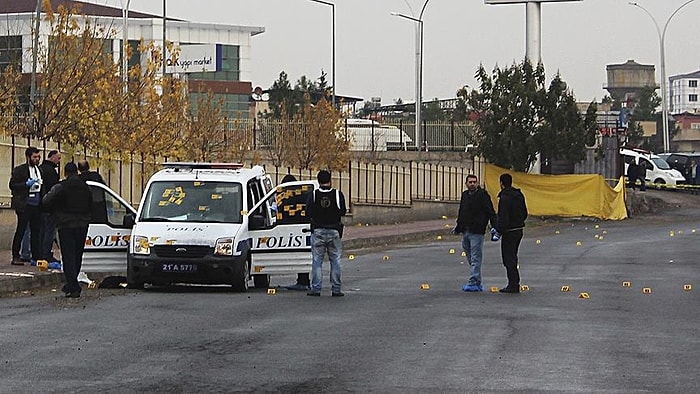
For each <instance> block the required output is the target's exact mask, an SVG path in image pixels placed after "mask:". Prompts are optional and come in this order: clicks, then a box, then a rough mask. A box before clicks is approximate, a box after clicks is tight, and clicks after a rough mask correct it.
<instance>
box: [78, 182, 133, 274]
mask: <svg viewBox="0 0 700 394" xmlns="http://www.w3.org/2000/svg"><path fill="white" fill-rule="evenodd" d="M87 184H88V186H89V187H90V191H91V192H92V200H93V204H92V219H91V221H90V226H89V227H88V233H87V237H86V239H85V252H84V253H83V265H82V268H81V271H83V272H112V273H125V272H126V253H127V249H128V247H129V239H130V238H131V229H132V228H133V226H134V225H133V223H134V218H135V217H136V210H135V209H134V208H133V207H132V206H131V205H130V204H129V203H128V202H126V200H124V199H123V198H121V197H120V196H119V195H117V193H115V192H114V191H113V190H112V189H110V188H109V187H107V186H105V185H103V184H101V183H99V182H92V181H87Z"/></svg>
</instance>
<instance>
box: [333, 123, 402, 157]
mask: <svg viewBox="0 0 700 394" xmlns="http://www.w3.org/2000/svg"><path fill="white" fill-rule="evenodd" d="M341 132H342V133H345V132H347V134H346V135H347V138H348V141H350V150H351V151H387V150H406V148H407V146H409V145H410V144H412V143H413V139H412V138H411V137H409V135H408V134H406V133H405V132H403V131H401V129H399V128H398V127H396V126H388V125H382V124H380V123H379V122H376V121H374V120H370V119H346V120H345V121H344V122H343V124H342V126H341Z"/></svg>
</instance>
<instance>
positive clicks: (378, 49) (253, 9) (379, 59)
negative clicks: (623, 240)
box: [90, 0, 700, 104]
mask: <svg viewBox="0 0 700 394" xmlns="http://www.w3.org/2000/svg"><path fill="white" fill-rule="evenodd" d="M90 1H91V2H95V3H101V4H108V5H113V6H117V7H121V1H124V0H90ZM328 1H330V2H334V3H335V4H336V6H335V13H336V73H337V75H336V85H337V89H336V93H337V94H339V95H349V96H357V97H364V98H365V99H366V100H369V99H370V98H371V97H373V96H377V97H381V98H382V103H383V104H389V103H391V102H392V101H393V100H395V99H396V98H398V97H401V98H402V99H403V100H404V101H413V100H414V98H415V71H414V70H415V69H414V65H415V32H414V23H413V22H411V21H409V20H406V19H402V18H398V17H395V16H391V15H390V13H391V12H392V11H394V12H400V13H404V14H409V15H410V14H411V12H412V11H411V9H409V5H410V6H411V8H412V10H413V13H414V15H415V16H417V15H418V13H419V12H420V8H421V6H422V5H423V3H424V2H425V0H328ZM637 1H638V3H639V4H641V5H642V6H644V7H645V8H646V9H648V10H649V12H650V13H651V14H652V15H654V17H655V18H656V20H657V22H658V23H659V25H660V27H661V28H662V29H663V25H664V23H665V22H666V20H667V19H668V18H669V16H670V15H671V14H672V13H673V11H674V10H675V9H676V8H678V7H679V6H681V5H682V4H683V3H685V2H686V1H687V0H637ZM162 3H163V2H162V1H161V0H131V5H130V9H131V10H136V11H143V12H151V13H156V14H158V15H161V14H162ZM167 14H168V16H170V17H175V18H181V19H185V20H190V21H194V22H211V23H222V24H230V25H250V26H262V27H264V28H265V30H266V31H265V33H263V34H261V35H258V36H256V37H253V40H252V43H253V53H252V56H253V59H252V64H253V70H252V76H253V81H252V83H253V86H261V87H263V88H268V87H270V86H271V85H272V83H273V82H274V80H275V79H277V77H278V75H279V73H280V71H283V70H284V71H286V72H287V74H288V75H289V78H290V80H292V81H293V82H294V81H296V80H297V79H298V78H299V77H300V76H302V75H306V76H308V77H310V78H317V77H318V76H319V75H320V72H321V69H324V70H325V71H326V72H327V73H328V80H329V82H330V80H331V78H332V76H331V69H332V56H331V53H332V52H331V48H332V46H331V43H332V39H331V37H332V36H331V31H332V29H331V7H328V6H324V5H322V4H317V3H313V2H311V1H309V0H198V1H192V0H167ZM423 20H424V50H423V55H424V71H423V97H424V99H425V100H427V99H432V98H435V97H437V98H449V97H454V96H455V92H456V90H457V89H459V88H460V87H461V86H464V85H470V86H475V84H476V82H475V79H474V74H475V72H476V70H477V68H478V67H479V64H483V65H484V66H485V67H486V69H487V70H489V71H490V70H492V69H493V68H494V66H496V65H499V66H508V65H510V64H512V63H513V62H514V61H515V62H519V61H521V60H522V59H523V58H524V56H525V5H524V4H516V5H499V6H493V5H485V4H484V1H483V0H429V3H428V5H427V7H426V9H425V13H424V16H423ZM699 21H700V0H699V1H696V2H694V3H691V4H689V5H687V6H686V7H684V8H683V9H682V10H681V11H680V12H679V13H678V14H676V16H675V17H674V18H673V20H672V21H671V23H670V24H669V27H668V29H667V32H666V40H665V42H666V72H667V75H669V76H670V75H675V74H684V73H688V72H692V71H697V70H698V69H700V39H698V37H699V33H698V25H699V24H700V22H699ZM542 59H543V61H544V65H545V70H546V72H547V78H548V80H551V77H552V76H554V74H555V73H556V72H557V71H559V72H560V73H561V75H562V77H563V79H564V80H565V81H567V82H568V84H569V86H570V87H571V88H572V90H573V92H574V94H575V96H576V98H577V99H578V100H579V101H592V100H594V99H595V100H600V99H601V98H602V97H603V96H604V95H605V94H606V92H605V91H604V90H603V85H605V84H606V72H605V66H606V65H607V64H611V63H624V62H625V61H627V60H628V59H634V60H635V61H637V62H639V63H643V64H654V65H655V66H656V70H657V83H660V75H659V38H658V33H657V30H656V28H655V26H654V23H653V21H652V19H651V18H650V17H649V15H647V14H646V13H645V12H644V11H642V10H641V9H639V8H637V7H634V6H631V5H628V2H627V0H583V1H580V2H568V3H556V4H551V3H550V4H543V5H542Z"/></svg>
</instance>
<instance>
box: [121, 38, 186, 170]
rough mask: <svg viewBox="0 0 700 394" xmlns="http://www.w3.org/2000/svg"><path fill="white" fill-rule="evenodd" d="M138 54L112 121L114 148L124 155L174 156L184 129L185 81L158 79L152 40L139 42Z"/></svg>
mask: <svg viewBox="0 0 700 394" xmlns="http://www.w3.org/2000/svg"><path fill="white" fill-rule="evenodd" d="M169 45H171V44H169ZM139 52H140V53H141V62H140V64H137V65H135V66H133V67H131V68H130V69H129V78H128V85H127V88H126V90H125V91H124V92H123V93H122V95H123V97H124V99H123V100H122V101H121V103H120V112H119V116H118V117H117V118H116V119H115V125H116V130H115V131H114V132H115V134H114V140H115V145H114V146H115V148H116V149H117V150H118V151H120V152H122V153H123V154H124V155H126V154H127V153H128V154H129V155H134V154H138V155H140V156H142V157H154V156H166V157H167V156H177V155H179V153H180V151H181V148H182V142H183V141H182V138H183V130H184V129H185V127H186V118H185V108H186V105H187V89H186V81H184V80H182V79H179V78H174V77H172V76H169V75H166V77H165V78H163V77H162V75H161V74H160V73H159V71H160V67H161V64H162V63H161V59H162V52H161V50H160V49H159V48H158V47H156V46H155V44H154V43H153V42H152V41H151V42H148V43H145V42H143V41H142V42H141V43H140V45H139Z"/></svg>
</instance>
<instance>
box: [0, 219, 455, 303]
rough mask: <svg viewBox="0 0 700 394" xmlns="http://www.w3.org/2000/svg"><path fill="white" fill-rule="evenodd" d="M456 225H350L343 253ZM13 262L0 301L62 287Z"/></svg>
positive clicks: (2, 265) (6, 267)
mask: <svg viewBox="0 0 700 394" xmlns="http://www.w3.org/2000/svg"><path fill="white" fill-rule="evenodd" d="M454 223H455V219H454V218H449V219H436V220H426V221H420V222H409V223H396V224H384V225H368V226H360V225H354V226H351V225H348V226H346V227H345V231H344V234H343V249H345V251H346V252H347V251H351V250H357V249H362V248H370V247H379V246H392V245H394V244H398V243H403V242H411V241H418V240H424V239H426V238H428V237H431V236H434V237H437V236H438V235H447V234H448V233H449V232H450V230H451V229H452V227H453V226H454ZM455 242H458V241H455ZM345 254H346V255H347V253H345ZM125 258H126V257H125ZM11 259H12V252H11V251H9V250H0V297H3V296H5V295H7V294H10V293H14V292H20V291H29V290H32V289H38V288H42V287H48V286H57V285H61V284H62V283H63V273H62V272H61V271H56V270H49V271H44V272H42V271H39V269H38V268H37V267H32V266H31V265H30V264H29V263H25V265H23V266H21V265H19V266H18V265H11V264H10V261H11Z"/></svg>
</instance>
